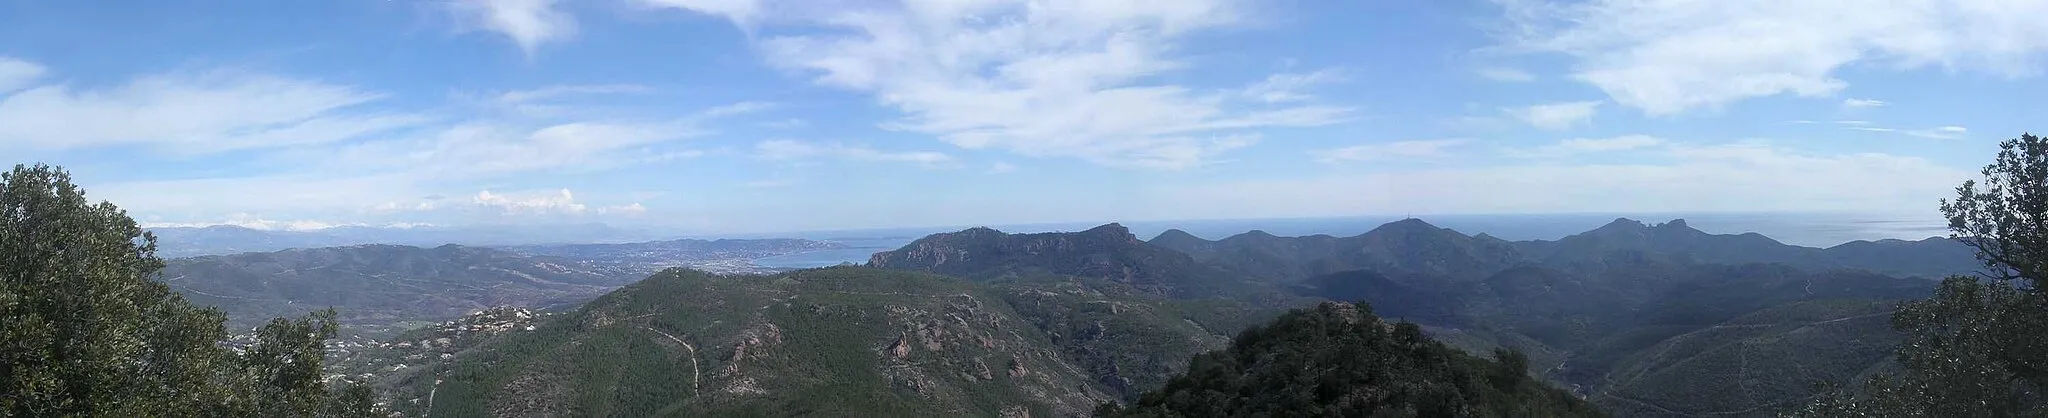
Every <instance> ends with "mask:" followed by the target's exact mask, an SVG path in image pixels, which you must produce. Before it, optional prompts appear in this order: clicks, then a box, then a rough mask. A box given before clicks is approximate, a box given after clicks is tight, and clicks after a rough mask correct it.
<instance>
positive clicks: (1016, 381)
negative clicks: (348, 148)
mask: <svg viewBox="0 0 2048 418" xmlns="http://www.w3.org/2000/svg"><path fill="white" fill-rule="evenodd" d="M1000 292H1002V290H1000V289H996V288H992V287H990V286H988V285H984V284H978V283H974V282H968V281H964V280H959V279H954V278H950V277H944V276H937V275H931V274H924V273H917V272H906V271H892V270H882V269H873V268H863V267H833V268H823V269H812V270H799V271H795V272H789V273H783V274H777V275H772V276H711V275H707V274H704V273H701V272H695V271H689V270H682V269H675V270H670V271H665V272H662V273H660V274H656V275H655V276H653V277H649V278H648V279H647V280H644V281H641V282H639V283H636V284H633V285H630V286H627V287H625V288H623V289H620V290H618V291H616V292H613V293H611V294H608V295H605V296H603V297H600V298H598V299H597V300H594V301H592V302H590V303H589V304H586V305H584V307H583V308H581V309H579V310H577V311H576V312H574V313H570V314H565V315H561V316H559V317H556V318H551V319H549V320H547V321H546V322H544V323H542V324H540V325H539V326H538V328H537V329H536V330H534V331H528V332H514V333H511V334H509V335H505V336H501V337H498V338H496V339H494V340H491V341H487V342H484V343H483V344H481V345H478V346H476V347H475V348H473V349H470V350H466V351H464V352H460V353H457V354H456V357H455V359H454V361H453V362H452V363H448V364H444V365H438V366H432V367H430V368H428V369H425V370H422V371H421V372H418V373H413V374H411V375H410V377H408V379H409V380H408V381H405V382H401V384H400V388H399V392H398V393H397V394H398V396H399V397H400V398H401V399H402V401H400V402H398V403H397V404H398V405H400V406H401V408H399V409H401V412H406V413H407V414H408V415H415V414H427V413H431V414H433V415H437V416H439V415H451V416H478V415H521V414H543V413H552V414H557V415H571V416H636V417H637V416H790V415H819V416H962V415H996V414H997V413H999V412H1010V411H1023V412H1030V413H1032V414H1034V415H1035V416H1047V415H1076V414H1082V413H1086V412H1087V409H1088V408H1091V407H1093V406H1094V405H1096V404H1097V403H1099V402H1101V401H1103V400H1108V399H1111V398H1112V395H1111V394H1109V393H1107V392H1106V391H1104V390H1102V386H1100V385H1099V384H1097V383H1095V381H1094V380H1093V379H1091V378H1090V376H1087V375H1084V374H1083V373H1082V372H1081V371H1080V370H1076V369H1075V368H1074V367H1073V366H1071V365H1070V364H1069V363H1067V362H1066V360H1065V359H1064V358H1063V357H1062V352H1061V350H1058V349H1055V348H1053V347H1055V343H1054V342H1053V341H1052V338H1050V337H1048V336H1047V333H1046V332H1045V331H1041V329H1040V328H1039V327H1037V326H1035V324H1033V323H1032V322H1031V321H1030V320H1027V319H1026V316H1025V315H1023V314H1021V313H1019V312H1018V310H1017V309H1013V307H1012V304H1011V303H1009V302H1007V300H1008V297H1007V296H1005V295H1004V294H1002V293H1000ZM1175 320H1178V318H1176V319H1175ZM414 400H417V401H418V404H414V403H413V401H414Z"/></svg>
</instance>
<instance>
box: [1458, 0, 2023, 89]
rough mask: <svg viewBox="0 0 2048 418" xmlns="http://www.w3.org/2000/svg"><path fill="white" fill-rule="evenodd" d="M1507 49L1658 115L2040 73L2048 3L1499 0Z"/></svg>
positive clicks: (1968, 0) (1971, 0) (1962, 0)
mask: <svg viewBox="0 0 2048 418" xmlns="http://www.w3.org/2000/svg"><path fill="white" fill-rule="evenodd" d="M1497 1H1498V2H1499V3H1500V4H1501V5H1503V6H1504V9H1505V12H1506V14H1507V17H1508V18H1509V20H1511V24H1510V25H1509V26H1510V27H1511V29H1509V30H1506V31H1503V33H1504V34H1505V35H1506V36H1505V38H1506V44H1507V45H1506V46H1507V47H1508V48H1510V49H1514V50H1521V51H1530V52H1554V53H1560V54H1563V55H1566V56H1569V57H1571V58H1573V59H1575V60H1576V63H1575V64H1574V65H1573V77H1574V78H1576V79H1578V80H1580V81H1583V82H1586V83H1589V84H1591V85H1593V86H1595V87H1597V88H1599V89H1601V90H1602V91H1605V92H1606V93H1607V94H1608V95H1609V96H1610V97H1612V98H1613V100H1614V101H1615V102H1616V103H1619V104H1621V105H1624V106H1629V107H1634V108H1637V109H1641V110H1643V111H1644V112H1646V113H1649V114H1653V115H1664V114H1674V113H1679V112H1683V111H1687V110H1691V109H1697V108H1719V107H1721V106H1724V105H1726V104H1728V103H1732V102H1735V101H1738V100H1743V99H1747V98H1752V97H1763V96H1772V95H1779V94H1792V95H1797V96H1808V97H1820V96H1826V95H1830V94H1834V93H1836V92H1839V91H1841V90H1842V89H1843V88H1844V87H1846V86H1847V85H1848V83H1847V82H1845V81H1843V80H1841V79H1839V78H1837V77H1836V75H1835V73H1836V71H1838V70H1839V69H1841V68H1843V67H1844V66H1847V65H1850V64H1852V63H1868V64H1870V67H1871V68H1875V69H1899V70H1905V69H1917V68H1924V67H1929V66H1939V67H1941V68H1944V69H1947V70H1952V71H1953V70H1981V71H1985V72H1989V73H1995V74H2000V75H2005V76H2026V75H2033V74H2036V73H2038V72H2039V69H2038V68H2039V67H2038V64H2039V61H2040V60H2039V58H2040V55H2041V53H2042V52H2043V51H2048V25H2041V24H2039V22H2038V21H2037V20H2038V16H2048V2H2041V1H2012V0H1890V1H1884V2H1877V3H1872V2H1856V1H1783V0H1719V1H1695V0H1588V1H1579V2H1568V3H1564V2H1553V1H1542V0H1497Z"/></svg>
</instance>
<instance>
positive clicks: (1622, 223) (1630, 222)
mask: <svg viewBox="0 0 2048 418" xmlns="http://www.w3.org/2000/svg"><path fill="white" fill-rule="evenodd" d="M1679 225H1684V223H1683V221H1682V220H1681V221H1680V223H1679ZM1643 228H1649V226H1648V225H1643V221H1638V220H1634V219H1629V218H1614V221H1613V222H1608V223H1607V225H1602V226H1600V228H1597V229H1595V230H1601V229H1606V230H1625V229H1643Z"/></svg>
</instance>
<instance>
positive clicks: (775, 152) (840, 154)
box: [754, 139, 953, 166]
mask: <svg viewBox="0 0 2048 418" xmlns="http://www.w3.org/2000/svg"><path fill="white" fill-rule="evenodd" d="M754 149H755V152H756V155H759V156H760V157H761V158H766V159H770V160H804V159H812V158H838V159H846V160H855V161H881V162H906V163H916V164H920V165H925V166H937V165H942V164H946V163H951V162H953V156H951V155H946V154H945V153H940V152H931V151H905V152H888V151H881V150H876V149H874V148H868V147H861V146H850V145H845V144H836V143H834V144H820V143H812V142H802V141H793V140H787V139H772V140H767V141H761V142H760V143H757V144H754Z"/></svg>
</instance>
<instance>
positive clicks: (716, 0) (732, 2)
mask: <svg viewBox="0 0 2048 418" xmlns="http://www.w3.org/2000/svg"><path fill="white" fill-rule="evenodd" d="M633 1H634V2H636V3H639V4H640V5H642V6H647V7H656V8H677V9H685V10H692V11H696V12H698V13H703V14H708V15H713V16H719V17H724V18H727V19H731V20H732V21H733V23H735V24H739V25H747V24H750V22H752V21H753V20H754V17H755V16H756V15H758V14H760V13H761V8H762V7H764V6H765V5H763V4H762V3H763V1H762V0H633Z"/></svg>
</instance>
